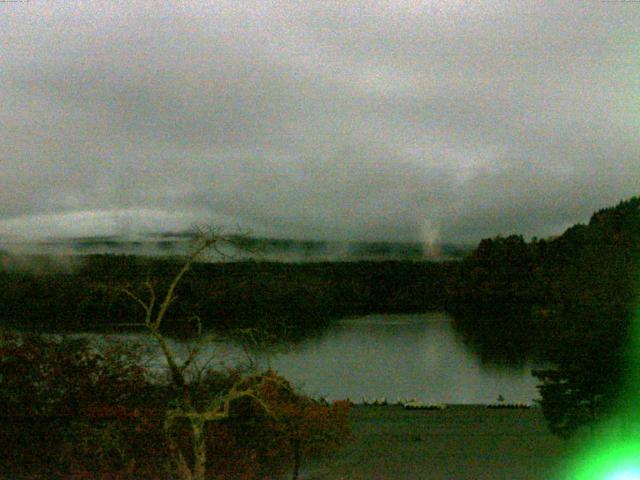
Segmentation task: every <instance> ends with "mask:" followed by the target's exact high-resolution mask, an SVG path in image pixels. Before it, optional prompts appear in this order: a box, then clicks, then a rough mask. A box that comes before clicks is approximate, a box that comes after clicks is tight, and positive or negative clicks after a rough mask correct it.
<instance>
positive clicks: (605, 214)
mask: <svg viewBox="0 0 640 480" xmlns="http://www.w3.org/2000/svg"><path fill="white" fill-rule="evenodd" d="M639 249H640V198H638V197H635V198H632V199H630V200H627V201H624V202H621V203H620V204H618V205H617V206H615V207H612V208H607V209H603V210H600V211H598V212H596V213H595V214H593V216H592V217H591V220H590V221H589V223H588V224H587V225H583V224H578V225H575V226H573V227H571V228H569V229H568V230H567V231H566V232H564V233H563V234H562V235H560V236H559V237H556V238H552V239H546V240H545V239H533V240H532V241H531V242H525V240H524V239H523V237H522V236H517V235H512V236H509V237H506V238H503V237H496V238H493V239H485V240H482V241H481V242H480V244H479V245H478V247H477V248H476V250H474V251H473V252H472V253H471V255H469V256H468V257H467V258H465V259H464V260H463V261H462V262H460V263H459V264H458V266H457V267H458V270H457V273H456V274H455V276H456V278H455V279H454V280H453V281H451V282H450V283H449V290H448V291H447V293H446V298H447V309H448V310H449V311H450V312H452V313H454V314H455V316H456V319H457V322H458V325H459V326H460V328H461V329H462V330H463V331H466V332H467V333H468V334H470V335H475V336H479V337H486V338H485V339H484V340H483V343H485V344H486V345H491V339H493V341H494V343H504V341H507V343H509V341H511V342H512V343H513V339H514V338H516V339H520V340H524V339H527V340H528V343H529V344H532V343H535V342H538V343H542V344H543V345H544V346H545V347H546V348H547V349H548V350H553V351H555V350H559V349H562V348H564V346H565V345H566V342H567V341H569V340H570V339H572V338H574V337H575V336H576V332H580V331H589V332H594V331H599V330H602V331H603V332H602V336H603V337H604V336H606V337H608V339H609V340H611V341H612V342H613V341H614V340H613V337H621V338H617V339H616V340H615V342H622V341H623V340H622V337H624V336H625V335H626V332H627V329H628V326H629V320H630V318H631V314H632V313H633V306H634V298H635V296H636V293H637V288H636V287H637V282H636V278H637V274H638V256H639ZM565 338H566V341H565ZM615 342H614V343H615ZM481 343H482V342H481ZM555 353H557V354H559V352H551V354H555Z"/></svg>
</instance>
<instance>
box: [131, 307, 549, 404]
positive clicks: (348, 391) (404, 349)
mask: <svg viewBox="0 0 640 480" xmlns="http://www.w3.org/2000/svg"><path fill="white" fill-rule="evenodd" d="M119 336H121V337H126V338H129V339H131V340H138V341H140V342H142V343H143V344H144V345H146V346H147V348H148V349H149V350H150V358H151V360H152V362H151V363H152V365H151V366H154V367H156V368H159V367H162V366H163V360H164V359H163V357H162V355H161V353H160V351H159V349H158V348H157V346H156V345H155V344H154V343H153V340H152V339H150V338H149V337H147V336H146V335H144V334H122V335H119ZM171 344H172V346H173V347H174V348H176V349H177V351H179V352H180V353H181V354H183V355H185V354H186V353H187V351H188V346H189V343H187V342H178V341H172V342H171ZM254 355H255V357H256V358H257V359H258V360H259V361H260V362H261V363H262V365H263V366H266V365H270V366H271V367H273V368H274V369H276V370H277V371H278V372H279V373H280V374H282V375H284V376H285V377H286V378H288V379H289V380H290V381H291V382H292V383H293V384H294V385H296V386H298V387H300V388H302V389H303V390H304V391H305V392H306V393H308V394H310V395H312V396H315V397H319V396H323V397H325V398H327V399H340V398H351V399H352V400H354V401H356V402H359V401H361V400H362V398H363V397H366V398H367V399H374V398H380V397H386V398H387V400H389V401H396V400H397V399H398V398H401V399H408V398H416V399H418V400H421V401H423V402H429V403H494V402H495V401H496V399H497V398H498V396H499V395H502V397H504V399H505V401H506V402H510V403H516V402H517V403H532V400H533V399H535V398H538V394H537V390H536V388H535V385H536V379H535V378H533V377H532V376H531V374H530V371H531V369H532V368H539V367H541V366H542V365H532V364H526V363H525V364H521V365H520V366H518V367H507V366H502V367H495V366H493V367H491V366H489V367H488V366H486V365H483V363H482V362H481V360H480V359H479V357H478V356H477V355H476V354H474V353H473V351H471V350H470V349H469V348H468V347H467V346H466V345H465V344H464V342H463V341H462V340H461V338H460V336H459V335H457V334H456V333H455V331H454V330H453V327H452V322H451V319H450V317H449V316H447V315H446V314H444V313H426V314H412V315H408V314H398V315H368V316H364V317H359V318H347V319H342V320H339V321H336V322H334V323H333V324H331V326H330V327H329V328H328V329H327V330H326V331H325V332H324V333H323V334H322V335H319V336H315V337H312V338H308V339H306V340H304V341H302V342H299V343H297V344H295V345H293V346H291V347H290V348H288V349H287V350H286V351H281V352H279V353H277V352H276V353H274V352H271V353H266V352H264V351H263V352H260V353H254ZM202 358H203V359H206V360H207V361H209V362H210V365H211V366H213V367H222V366H228V367H231V366H234V365H236V364H238V363H247V359H248V357H247V355H246V354H245V353H244V352H243V350H242V348H240V347H239V346H238V345H233V344H229V343H223V342H210V343H208V344H207V345H206V346H205V348H204V349H203V352H202Z"/></svg>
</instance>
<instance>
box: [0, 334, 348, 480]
mask: <svg viewBox="0 0 640 480" xmlns="http://www.w3.org/2000/svg"><path fill="white" fill-rule="evenodd" d="M139 351H140V350H139V349H138V348H136V347H135V346H127V345H125V344H122V343H118V342H106V343H105V344H104V345H103V346H101V347H100V348H97V347H96V346H95V345H92V344H91V343H90V342H89V341H87V340H81V339H70V338H64V337H43V336H39V335H33V334H29V335H20V334H14V333H9V332H0V405H1V407H0V408H1V410H0V411H2V412H3V413H2V415H3V418H2V419H1V421H2V422H3V428H2V429H1V430H0V476H2V475H5V476H8V477H9V478H15V477H16V476H20V477H21V478H24V477H30V478H39V477H44V478H52V477H56V478H76V479H90V478H91V479H95V478H99V479H105V480H106V479H109V480H116V479H118V480H120V479H139V478H171V476H170V474H169V471H168V468H167V465H166V464H167V459H168V457H169V450H168V447H167V443H166V440H165V436H164V435H165V433H164V431H163V422H164V415H165V411H166V408H167V404H168V401H169V400H170V399H171V398H172V397H173V395H174V392H172V391H171V389H170V388H167V387H164V386H161V385H153V384H151V383H150V382H149V381H148V380H147V376H146V374H145V370H144V368H143V367H141V366H140V355H139V353H138V352H139ZM242 375H243V373H242V372H238V371H234V372H226V373H225V372H218V371H210V372H206V374H204V375H202V376H201V377H200V380H199V381H194V382H192V383H191V384H190V385H189V387H188V388H190V389H192V390H193V393H194V395H193V398H194V400H195V402H196V406H197V405H198V404H203V405H204V404H205V403H206V402H207V401H208V400H210V399H211V398H213V397H214V396H216V395H219V394H224V392H225V391H226V390H228V389H229V388H231V386H232V385H233V384H234V382H236V381H238V379H241V378H244V377H243V376H242ZM264 376H268V377H269V378H273V379H274V380H277V381H274V382H272V383H265V384H264V385H263V387H261V388H262V391H260V392H259V395H260V398H261V399H263V400H264V402H265V403H266V404H268V406H269V411H268V412H265V411H264V409H263V408H262V406H261V405H259V404H258V403H256V402H255V401H253V400H251V399H250V398H243V399H240V400H238V401H237V402H234V403H233V404H232V405H231V411H230V416H229V418H227V419H225V420H224V421H222V422H209V424H208V425H207V440H206V441H207V450H208V451H209V455H208V459H209V461H208V464H207V472H208V475H209V476H210V477H212V478H225V479H226V478H233V479H241V478H246V479H259V478H272V477H273V475H276V474H279V473H283V472H285V471H286V470H289V469H292V468H293V469H294V470H295V471H297V469H298V468H299V466H300V464H301V462H302V460H303V459H304V458H309V457H316V456H320V455H327V454H329V453H331V452H333V451H334V450H335V449H336V448H337V447H338V446H339V445H340V444H341V443H342V442H344V441H345V440H346V439H347V438H348V435H349V427H348V421H347V417H348V404H346V403H337V404H334V405H331V406H329V405H320V404H318V403H317V402H315V401H313V400H311V399H309V398H307V397H304V396H301V395H298V394H296V393H295V392H294V391H293V389H292V388H291V386H290V385H289V384H288V383H287V382H286V381H285V380H284V379H282V378H281V377H278V376H277V375H275V374H274V373H272V372H267V373H265V374H262V375H261V376H255V377H251V376H249V377H247V378H249V379H251V378H261V377H264ZM248 381H251V380H248ZM184 427H185V428H181V429H180V432H179V433H180V443H181V444H182V445H183V446H184V447H185V448H183V451H185V452H189V451H190V448H189V443H190V441H191V438H190V431H189V429H188V428H187V426H186V425H185V426H184Z"/></svg>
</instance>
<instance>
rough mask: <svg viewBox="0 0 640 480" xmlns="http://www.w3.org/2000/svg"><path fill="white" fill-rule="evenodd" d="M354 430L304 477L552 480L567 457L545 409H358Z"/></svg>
mask: <svg viewBox="0 0 640 480" xmlns="http://www.w3.org/2000/svg"><path fill="white" fill-rule="evenodd" d="M351 425H352V428H353V434H354V439H353V440H352V441H351V442H350V443H349V444H348V445H347V446H346V447H345V448H344V449H343V450H342V451H341V452H339V453H338V454H337V455H336V456H334V457H332V458H331V459H329V460H327V461H325V462H322V463H317V464H311V465H308V466H307V467H306V468H305V469H303V471H302V475H301V478H302V479H306V480H320V479H327V480H333V479H358V480H360V479H362V480H376V479H380V480H381V479H390V480H402V479H407V480H420V479H425V480H480V479H485V480H552V479H555V478H558V476H557V472H556V470H557V469H558V467H559V466H561V464H562V461H563V458H564V456H565V455H566V454H567V453H568V446H567V445H566V444H565V443H564V442H563V441H562V440H560V439H558V438H557V437H554V436H553V435H552V434H551V433H549V431H548V429H547V427H546V424H545V421H544V418H543V416H542V411H541V410H540V409H539V408H530V409H515V410H511V409H487V408H486V407H483V406H471V405H461V406H449V407H448V408H447V409H445V410H440V411H429V410H404V409H403V408H401V407H399V406H386V407H375V406H354V407H353V409H352V413H351Z"/></svg>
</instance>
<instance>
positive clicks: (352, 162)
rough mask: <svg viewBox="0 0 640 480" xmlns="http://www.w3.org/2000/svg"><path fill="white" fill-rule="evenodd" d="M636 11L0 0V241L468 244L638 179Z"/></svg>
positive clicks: (569, 218)
mask: <svg viewBox="0 0 640 480" xmlns="http://www.w3.org/2000/svg"><path fill="white" fill-rule="evenodd" d="M639 64H640V2H637V1H631V0H629V1H624V0H621V1H617V2H616V1H609V2H606V1H596V0H584V1H582V0H580V1H578V0H566V1H561V2H554V1H533V0H532V1H524V2H523V1H517V0H506V1H491V2H480V1H475V0H434V1H427V0H422V1H418V0H415V1H400V0H396V1H390V2H384V1H367V2H355V1H354V2H349V1H344V0H342V1H333V2H329V1H327V2H319V1H318V2H314V1H298V0H292V1H267V0H257V1H242V0H233V1H229V2H227V1H224V0H215V1H204V0H200V1H194V0H180V1H158V0H153V1H143V0H128V1H119V0H109V1H93V2H90V1H85V2H79V1H72V0H64V1H63V0H31V1H29V2H15V3H13V2H9V3H5V2H3V3H0V132H1V134H0V235H1V234H4V235H14V236H26V237H30V238H42V237H46V236H50V235H53V236H73V235H89V234H123V233H135V232H137V231H139V230H150V229H151V230H154V229H159V230H163V229H166V230H175V229H177V228H184V227H188V226H190V225H191V224H193V223H202V222H206V223H214V224H224V225H227V226H231V227H232V226H236V225H237V226H240V227H242V228H244V229H251V230H252V231H253V232H254V233H255V234H258V235H270V236H276V237H297V238H319V239H343V240H347V239H359V240H411V241H415V240H421V239H428V240H433V239H437V240H440V241H453V242H456V241H457V242H470V241H476V240H479V239H480V238H483V237H487V236H494V235H497V234H503V235H506V234H510V233H513V232H518V233H522V234H524V235H525V236H526V237H530V236H533V235H536V236H548V235H552V234H556V233H561V232H562V230H563V229H564V228H566V227H567V226H569V225H571V224H573V223H575V222H578V221H582V222H584V221H586V220H588V218H589V215H590V213H591V212H592V211H593V210H595V209H598V208H601V207H605V206H609V205H611V204H615V203H617V202H618V201H619V200H621V199H623V198H627V197H629V196H632V195H635V194H638V193H640V189H639V186H640V135H639V132H640V67H639Z"/></svg>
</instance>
